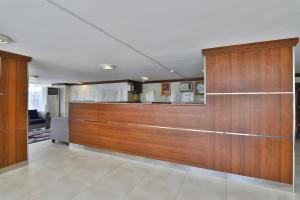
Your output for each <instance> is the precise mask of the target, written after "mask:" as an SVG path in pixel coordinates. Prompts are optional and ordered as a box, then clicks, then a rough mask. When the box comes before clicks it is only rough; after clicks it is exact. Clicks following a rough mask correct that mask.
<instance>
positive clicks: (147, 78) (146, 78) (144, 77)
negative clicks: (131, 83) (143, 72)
mask: <svg viewBox="0 0 300 200" xmlns="http://www.w3.org/2000/svg"><path fill="white" fill-rule="evenodd" d="M141 79H142V81H143V82H145V81H149V79H150V78H149V77H146V76H142V77H141Z"/></svg>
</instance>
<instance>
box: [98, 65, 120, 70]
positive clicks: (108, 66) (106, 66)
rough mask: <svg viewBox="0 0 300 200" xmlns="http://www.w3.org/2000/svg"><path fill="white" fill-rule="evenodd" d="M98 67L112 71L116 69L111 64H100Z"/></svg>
mask: <svg viewBox="0 0 300 200" xmlns="http://www.w3.org/2000/svg"><path fill="white" fill-rule="evenodd" d="M100 67H101V68H102V69H106V70H113V69H115V68H116V66H114V65H113V64H101V65H100Z"/></svg>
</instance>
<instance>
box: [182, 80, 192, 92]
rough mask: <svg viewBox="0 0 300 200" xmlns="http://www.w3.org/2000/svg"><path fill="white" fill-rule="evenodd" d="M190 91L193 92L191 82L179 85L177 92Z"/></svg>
mask: <svg viewBox="0 0 300 200" xmlns="http://www.w3.org/2000/svg"><path fill="white" fill-rule="evenodd" d="M192 91H193V82H180V83H179V92H192Z"/></svg>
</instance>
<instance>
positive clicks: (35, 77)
mask: <svg viewBox="0 0 300 200" xmlns="http://www.w3.org/2000/svg"><path fill="white" fill-rule="evenodd" d="M29 77H30V78H33V79H38V78H40V76H38V75H30V76H29Z"/></svg>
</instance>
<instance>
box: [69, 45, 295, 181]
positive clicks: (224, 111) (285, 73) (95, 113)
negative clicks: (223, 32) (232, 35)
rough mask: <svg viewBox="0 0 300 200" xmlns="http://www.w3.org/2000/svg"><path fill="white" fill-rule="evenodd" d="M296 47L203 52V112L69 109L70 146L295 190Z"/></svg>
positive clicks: (191, 108) (192, 108)
mask: <svg viewBox="0 0 300 200" xmlns="http://www.w3.org/2000/svg"><path fill="white" fill-rule="evenodd" d="M297 42H298V40H297V39H289V40H279V41H271V42H262V43H257V44H246V45H237V46H230V47H222V48H214V49H206V50H204V51H203V53H204V55H205V61H206V66H205V67H206V88H207V94H206V103H207V104H206V105H186V106H184V105H157V104H153V105H152V104H95V103H71V104H70V140H71V142H72V143H76V144H82V145H87V146H91V147H96V148H103V149H109V150H113V151H119V152H124V153H128V154H133V155H139V156H145V157H150V158H154V159H159V160H166V161H171V162H176V163H182V164H187V165H192V166H196V167H202V168H208V169H213V170H218V171H222V172H229V173H234V174H239V175H244V176H250V177H256V178H262V179H267V180H272V181H278V182H283V183H289V184H291V183H292V176H293V174H292V172H293V170H292V167H293V166H292V163H293V155H292V152H293V151H292V149H293V145H292V144H293V143H292V141H293V89H292V88H293V87H292V80H293V77H292V74H293V66H292V65H293V57H292V55H293V54H292V47H293V46H294V45H296V43H297Z"/></svg>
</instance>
